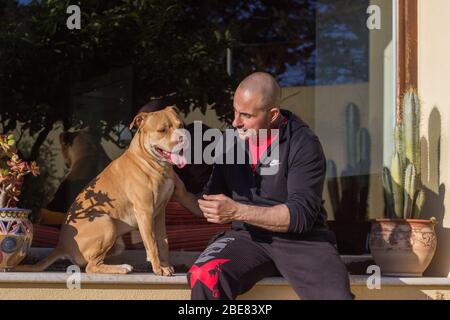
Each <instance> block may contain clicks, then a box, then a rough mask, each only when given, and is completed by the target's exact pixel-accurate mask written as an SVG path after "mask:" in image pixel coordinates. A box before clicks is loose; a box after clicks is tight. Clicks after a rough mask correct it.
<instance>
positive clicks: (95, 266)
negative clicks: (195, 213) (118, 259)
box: [86, 260, 133, 274]
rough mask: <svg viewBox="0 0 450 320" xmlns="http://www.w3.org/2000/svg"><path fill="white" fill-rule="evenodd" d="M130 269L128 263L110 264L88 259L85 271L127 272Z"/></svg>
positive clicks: (131, 269)
mask: <svg viewBox="0 0 450 320" xmlns="http://www.w3.org/2000/svg"><path fill="white" fill-rule="evenodd" d="M132 271H133V267H132V266H130V265H129V264H118V265H111V264H105V263H104V262H103V261H95V260H92V261H89V262H88V264H87V266H86V273H110V274H127V273H130V272H132Z"/></svg>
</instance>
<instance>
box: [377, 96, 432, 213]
mask: <svg viewBox="0 0 450 320" xmlns="http://www.w3.org/2000/svg"><path fill="white" fill-rule="evenodd" d="M398 114H401V115H402V117H401V118H399V119H397V124H396V127H395V134H394V139H395V152H394V155H393V157H392V161H391V169H390V174H389V175H386V174H384V176H383V185H384V192H385V199H386V212H387V216H388V217H395V218H399V219H411V218H414V217H418V216H419V214H420V212H421V210H422V206H423V203H424V199H425V198H424V197H425V194H424V192H423V190H422V183H421V175H420V165H421V163H420V133H419V128H420V102H419V98H418V96H417V94H416V92H415V91H414V90H413V89H410V90H408V91H407V92H406V94H405V95H404V97H403V104H402V105H401V110H400V112H399V113H398ZM385 169H387V168H385ZM384 171H385V172H387V171H388V170H384ZM389 201H390V202H389ZM391 202H393V204H394V205H393V206H392V203H391ZM392 210H394V212H392Z"/></svg>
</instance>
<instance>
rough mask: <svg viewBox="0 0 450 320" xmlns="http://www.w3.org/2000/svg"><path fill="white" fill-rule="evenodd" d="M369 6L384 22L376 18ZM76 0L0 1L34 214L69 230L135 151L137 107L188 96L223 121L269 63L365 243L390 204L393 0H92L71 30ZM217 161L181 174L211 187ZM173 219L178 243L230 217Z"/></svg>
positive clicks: (349, 247)
mask: <svg viewBox="0 0 450 320" xmlns="http://www.w3.org/2000/svg"><path fill="white" fill-rule="evenodd" d="M369 7H371V8H372V9H373V8H375V9H374V10H375V12H376V13H379V18H380V21H379V25H380V28H379V29H373V30H370V29H369V28H368V25H367V20H368V19H369V18H370V17H372V16H373V11H368V8H369ZM66 9H67V8H66V7H65V2H63V1H60V2H58V1H45V0H43V1H23V0H22V1H15V0H7V1H3V2H2V4H1V5H0V56H1V59H0V81H1V82H0V124H1V126H0V129H1V131H0V132H3V133H7V132H12V133H13V134H14V135H15V136H16V138H17V140H18V147H19V150H20V151H21V154H22V156H23V158H24V159H26V160H36V161H37V162H38V164H39V166H40V169H41V174H40V175H39V176H38V177H36V178H34V177H27V178H26V179H25V182H24V188H23V193H22V196H21V201H20V202H19V206H20V207H24V208H30V209H33V215H32V219H33V222H35V224H36V225H40V226H42V225H46V226H47V227H48V228H58V221H61V219H60V218H61V217H62V216H61V215H63V213H64V212H65V211H67V210H68V208H69V206H70V204H71V203H72V202H73V201H74V199H75V197H76V195H77V194H78V193H79V192H80V191H81V190H82V189H83V187H85V186H86V185H87V184H88V182H89V181H91V180H92V179H93V178H95V176H96V175H97V174H99V173H100V172H101V171H102V170H103V169H104V168H105V167H106V166H107V165H108V164H109V163H110V162H111V161H112V160H114V159H117V158H118V157H119V156H120V155H121V154H123V152H124V151H125V150H126V148H127V147H128V145H129V143H130V140H131V138H132V133H131V132H130V131H129V130H128V129H127V128H128V126H129V124H130V123H131V121H132V120H133V118H134V117H135V116H136V115H137V114H138V112H139V111H142V110H144V111H146V110H147V111H148V110H154V108H159V107H161V106H162V105H165V104H176V105H177V107H178V108H179V109H180V111H181V114H182V117H183V121H184V123H185V125H186V126H189V125H190V124H192V123H193V121H195V120H200V121H203V123H204V124H205V125H206V126H209V127H213V128H219V129H222V130H223V129H225V128H227V127H229V126H230V123H231V120H232V117H233V111H232V96H233V91H234V89H235V88H236V86H237V85H238V83H239V81H240V80H242V79H243V78H244V77H245V76H246V75H248V74H249V73H251V72H253V71H266V72H270V73H271V74H272V75H274V76H275V78H276V79H277V80H278V81H279V83H280V84H281V86H282V95H283V101H282V107H283V108H285V109H288V110H290V111H292V112H294V113H296V114H297V115H298V116H300V117H301V118H302V119H303V120H304V121H305V122H306V123H307V124H308V125H309V126H310V127H311V128H312V129H313V130H314V132H315V133H316V134H317V135H318V136H319V138H320V141H321V143H322V145H323V148H324V151H325V154H326V157H327V159H328V162H327V166H328V171H327V180H326V183H325V188H324V200H325V206H326V209H327V211H328V214H329V220H330V226H331V227H332V228H333V230H335V232H336V234H337V237H338V241H339V248H340V251H341V253H351V254H361V253H364V252H366V237H367V231H368V228H369V227H368V226H369V224H368V222H367V221H368V219H369V218H374V217H378V216H381V215H382V211H383V210H384V205H383V191H382V184H381V173H382V166H383V161H384V160H383V156H385V157H387V152H386V151H385V150H389V148H390V146H389V143H390V141H389V139H387V138H385V137H387V136H390V133H389V132H388V133H386V131H387V130H388V129H389V128H390V127H391V126H390V123H391V122H392V119H393V117H392V113H393V110H394V100H395V99H394V92H395V90H394V68H393V66H394V56H395V55H394V50H395V48H394V45H393V43H394V41H393V25H392V19H393V7H392V1H387V0H358V1H345V0H333V1H332V0H291V1H284V0H283V1H280V0H277V1H269V0H267V1H263V0H251V1H242V0H231V1H172V2H171V3H170V4H169V3H166V2H160V1H83V2H82V5H81V26H80V29H76V28H75V29H69V28H68V24H67V23H68V19H70V14H68V13H67V12H66ZM377 10H379V11H377ZM368 12H369V13H368ZM143 107H144V109H142V108H143ZM206 126H205V127H204V128H203V129H206V128H207V127H206ZM385 127H386V128H385ZM196 170H197V169H196ZM210 170H211V168H210V167H208V166H203V167H200V168H198V171H193V172H195V175H192V174H191V173H186V174H184V175H183V174H182V175H183V176H182V178H183V180H185V182H186V181H187V183H188V184H189V188H191V190H192V191H193V192H199V191H200V190H201V187H202V185H203V184H204V183H205V181H206V180H207V178H208V176H209V174H210ZM58 215H59V216H58ZM333 221H334V222H333ZM166 222H167V228H168V232H169V242H170V244H171V249H172V250H187V251H200V250H202V249H203V248H204V247H205V246H206V244H207V243H208V241H209V239H210V238H211V236H212V235H213V234H215V233H217V232H218V231H221V230H223V229H224V228H226V227H227V226H225V227H224V226H211V225H210V224H207V223H206V222H205V221H204V220H201V219H197V218H194V217H192V215H189V214H188V213H186V212H185V210H184V209H183V208H181V207H180V206H179V205H177V204H176V203H170V204H169V207H168V209H167V221H166ZM43 228H44V227H43ZM37 230H39V229H37ZM125 240H126V241H125V242H126V245H127V246H128V247H130V248H136V247H142V243H140V242H139V241H138V240H135V237H134V236H131V235H129V236H127V238H126V239H125ZM44 242H45V241H44ZM35 244H36V245H48V243H44V244H42V243H41V244H39V243H35Z"/></svg>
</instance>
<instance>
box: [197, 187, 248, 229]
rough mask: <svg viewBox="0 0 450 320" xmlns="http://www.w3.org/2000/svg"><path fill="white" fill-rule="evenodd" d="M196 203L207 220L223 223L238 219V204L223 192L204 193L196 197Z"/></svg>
mask: <svg viewBox="0 0 450 320" xmlns="http://www.w3.org/2000/svg"><path fill="white" fill-rule="evenodd" d="M198 205H199V207H200V210H202V212H203V215H204V216H205V218H206V219H207V220H208V222H211V223H217V224H225V223H229V222H231V221H233V220H238V214H239V209H240V204H239V203H237V202H236V201H234V200H232V199H230V198H229V197H227V196H225V195H223V194H217V195H206V194H205V195H203V199H198Z"/></svg>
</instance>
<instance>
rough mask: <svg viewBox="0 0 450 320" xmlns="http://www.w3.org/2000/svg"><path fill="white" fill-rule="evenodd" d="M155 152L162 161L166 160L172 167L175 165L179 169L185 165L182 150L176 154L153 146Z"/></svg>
mask: <svg viewBox="0 0 450 320" xmlns="http://www.w3.org/2000/svg"><path fill="white" fill-rule="evenodd" d="M155 150H156V152H158V154H159V155H161V156H162V157H163V158H164V159H166V160H167V161H168V162H170V163H172V164H173V165H176V166H177V167H178V168H180V169H181V168H183V167H184V166H185V165H186V162H187V160H186V158H185V157H184V155H183V149H181V150H179V151H178V152H169V151H166V150H163V149H161V148H158V147H156V146H155Z"/></svg>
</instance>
